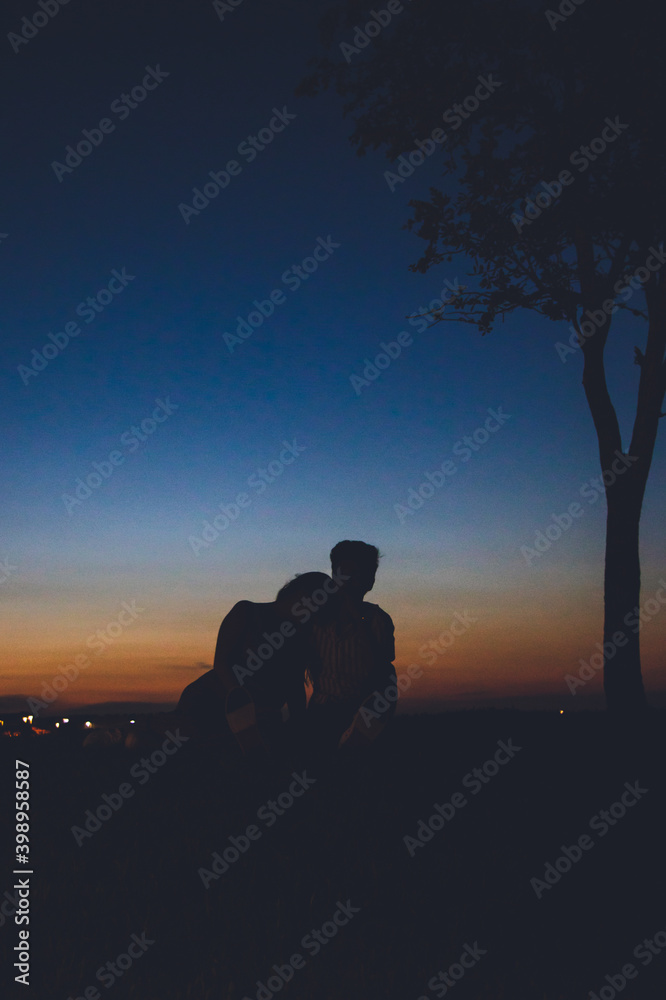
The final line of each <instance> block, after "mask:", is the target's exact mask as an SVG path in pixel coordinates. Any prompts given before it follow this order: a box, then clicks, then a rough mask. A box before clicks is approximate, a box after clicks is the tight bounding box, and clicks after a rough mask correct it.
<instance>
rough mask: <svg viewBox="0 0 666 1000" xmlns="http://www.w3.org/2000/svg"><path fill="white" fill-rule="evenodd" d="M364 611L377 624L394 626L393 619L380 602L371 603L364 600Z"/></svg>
mask: <svg viewBox="0 0 666 1000" xmlns="http://www.w3.org/2000/svg"><path fill="white" fill-rule="evenodd" d="M363 613H364V615H365V617H366V618H369V619H370V620H374V621H375V622H377V624H381V625H386V626H390V627H391V628H393V619H392V618H391V616H390V615H389V614H387V612H386V611H384V609H383V608H380V607H379V605H378V604H371V603H370V601H363Z"/></svg>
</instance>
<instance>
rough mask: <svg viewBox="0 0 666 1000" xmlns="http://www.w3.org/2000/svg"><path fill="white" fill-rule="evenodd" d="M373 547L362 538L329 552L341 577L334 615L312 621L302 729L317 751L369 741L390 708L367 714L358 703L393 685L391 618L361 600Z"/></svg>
mask: <svg viewBox="0 0 666 1000" xmlns="http://www.w3.org/2000/svg"><path fill="white" fill-rule="evenodd" d="M378 565H379V550H378V549H377V548H376V547H375V546H374V545H368V544H367V543H366V542H358V541H344V542H338V544H337V545H335V546H334V547H333V549H332V550H331V567H332V570H333V577H334V578H335V579H336V580H337V579H340V580H341V581H343V582H342V583H341V586H340V591H339V595H338V599H337V600H336V613H335V616H334V617H333V618H331V619H329V620H328V621H327V622H321V623H319V622H314V623H313V637H314V643H315V647H316V652H317V654H318V655H317V658H316V660H315V661H314V662H313V663H312V665H311V667H310V671H309V672H310V677H311V680H312V685H313V692H312V696H311V698H310V702H309V705H308V730H309V733H310V739H311V742H312V743H313V745H314V746H315V747H317V748H318V749H319V750H322V751H326V750H331V749H334V748H335V747H336V746H338V744H339V743H341V741H343V742H347V743H349V745H352V744H354V743H364V742H368V741H371V740H372V739H374V738H375V737H376V736H377V735H378V734H379V732H380V731H381V730H382V729H383V727H384V725H385V724H386V722H387V721H388V719H389V718H390V717H391V716H392V714H393V712H394V710H395V702H393V703H392V705H391V709H390V710H387V711H386V712H384V713H376V712H369V711H367V709H365V708H364V706H363V702H365V701H366V700H368V699H370V700H372V697H373V695H374V692H375V691H376V690H379V691H380V692H382V691H384V690H385V689H386V688H387V687H388V686H389V685H391V684H395V668H394V666H393V660H394V659H395V642H394V638H393V632H394V629H393V622H392V620H391V618H390V616H389V615H387V614H386V612H385V611H382V609H381V608H380V607H379V606H378V605H377V604H370V603H369V602H368V601H364V600H363V598H364V597H365V595H366V594H367V593H368V592H369V591H370V590H372V588H373V586H374V583H375V576H376V573H377V567H378Z"/></svg>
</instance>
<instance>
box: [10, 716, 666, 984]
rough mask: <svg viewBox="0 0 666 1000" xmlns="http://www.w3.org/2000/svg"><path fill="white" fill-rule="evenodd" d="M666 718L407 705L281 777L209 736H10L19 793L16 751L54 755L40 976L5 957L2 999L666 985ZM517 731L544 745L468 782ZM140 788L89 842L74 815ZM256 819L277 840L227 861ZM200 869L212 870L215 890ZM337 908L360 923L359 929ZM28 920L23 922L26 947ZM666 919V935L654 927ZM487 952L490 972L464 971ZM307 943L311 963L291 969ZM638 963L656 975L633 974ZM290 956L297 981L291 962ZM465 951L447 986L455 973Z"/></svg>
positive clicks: (36, 962)
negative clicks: (216, 745) (146, 742)
mask: <svg viewBox="0 0 666 1000" xmlns="http://www.w3.org/2000/svg"><path fill="white" fill-rule="evenodd" d="M664 730H665V727H664V713H656V712H654V713H653V714H652V716H651V720H650V725H649V727H643V729H642V731H641V734H640V736H639V737H636V736H634V735H629V734H624V733H622V732H617V731H615V730H614V729H613V728H612V727H611V726H610V723H609V721H608V720H607V718H606V717H605V715H597V714H591V715H572V714H567V715H565V716H559V715H556V714H553V713H520V712H510V711H501V712H499V711H497V712H492V711H487V712H486V711H484V712H481V711H479V712H466V713H452V714H444V715H439V716H411V717H399V718H398V719H397V720H396V721H395V722H394V723H393V726H392V728H391V729H389V730H388V731H387V732H386V733H385V734H383V735H382V737H381V739H380V740H379V741H378V742H377V743H376V744H375V745H374V746H373V747H372V748H371V749H370V751H368V752H365V753H364V754H356V755H351V756H349V757H347V758H342V757H340V759H339V760H338V761H337V763H336V766H335V767H333V768H332V769H330V770H328V771H326V770H324V769H321V768H319V769H316V768H313V767H312V766H307V763H306V762H303V761H300V760H292V761H290V762H288V763H284V764H283V765H275V766H274V767H273V768H272V769H266V768H264V769H263V770H258V769H257V768H256V767H251V766H250V765H248V764H247V763H246V762H243V761H237V760H229V759H227V760H226V761H224V760H220V759H218V758H216V757H215V755H211V753H210V752H208V751H204V750H202V749H201V748H199V747H197V746H196V745H195V741H194V740H190V741H189V742H188V743H186V744H184V745H183V746H181V747H180V749H178V751H177V752H176V753H174V754H173V755H172V756H169V757H168V758H166V760H165V762H164V763H161V764H160V765H159V766H158V767H157V770H156V773H154V774H150V773H149V772H148V771H146V770H144V769H143V768H142V766H141V764H140V761H141V757H145V756H148V757H149V756H150V754H151V752H152V751H153V750H155V749H158V748H160V747H161V745H162V742H163V737H157V736H155V737H153V738H152V742H151V744H150V746H149V747H148V748H147V749H138V748H135V749H134V750H126V749H124V748H122V747H108V748H98V749H94V750H93V749H89V750H85V751H84V750H82V749H81V747H80V740H75V741H73V742H72V745H70V746H67V745H66V743H65V742H63V741H55V740H52V739H51V738H50V737H43V738H37V739H33V740H16V739H14V740H11V739H5V740H2V778H3V782H4V784H3V789H10V788H11V784H10V782H12V781H13V775H12V767H13V759H14V756H21V755H23V758H22V759H24V760H25V759H27V760H29V761H30V765H31V767H30V771H31V795H32V799H31V802H32V815H33V821H34V826H33V829H32V831H31V837H32V856H31V857H32V863H33V869H34V872H35V874H34V875H33V876H32V882H31V887H32V893H31V899H30V905H31V911H30V931H31V937H30V944H31V952H32V970H31V986H30V988H25V987H19V986H15V985H14V984H13V972H12V971H11V970H9V969H8V968H7V966H5V968H4V970H3V974H2V976H3V982H2V984H1V985H0V992H1V993H2V994H3V995H9V996H12V997H13V996H15V995H16V996H24V997H32V998H38V1000H42V998H44V1000H47V998H48V1000H67V998H68V997H71V998H72V1000H74V998H78V997H87V998H88V997H95V992H94V991H93V989H92V988H93V987H95V988H96V989H97V990H99V995H100V996H102V997H107V996H109V997H110V998H111V1000H122V998H124V997H127V998H133V1000H134V998H136V1000H241V998H243V997H247V998H251V1000H255V998H257V997H258V1000H270V998H271V997H272V996H273V995H275V994H277V993H280V995H281V997H284V1000H296V998H307V1000H311V998H312V1000H328V998H331V1000H333V998H335V1000H342V998H344V1000H355V998H357V997H358V998H363V1000H366V998H390V1000H392V998H396V1000H397V998H400V1000H403V998H404V1000H417V998H419V997H426V998H428V1000H431V998H432V997H438V996H439V997H441V996H453V997H455V1000H464V998H469V1000H471V998H486V997H487V998H492V1000H516V998H518V1000H522V998H525V1000H527V998H531V1000H575V998H581V1000H583V998H585V1000H587V998H589V997H591V996H597V997H599V998H600V1000H612V997H613V996H616V995H617V996H621V997H622V998H623V1000H633V998H649V1000H661V998H662V997H664V996H666V990H665V987H664V984H665V983H666V947H663V950H662V946H664V945H666V893H665V892H664V888H665V886H666V879H665V877H664V876H665V875H666V863H665V858H664V844H665V843H666V841H665V838H664V833H665V824H664V796H663V788H664V786H663V778H662V771H663V762H664V749H665V746H666V738H665V736H666V734H665V731H664ZM500 740H501V741H503V742H504V743H505V744H506V745H508V746H509V747H516V748H518V747H520V748H521V749H520V750H518V749H516V750H515V751H514V755H513V757H510V758H508V760H507V762H506V763H503V764H502V765H501V766H499V768H498V773H497V774H493V775H492V776H490V777H487V776H486V781H485V782H483V783H475V782H474V775H473V773H472V774H471V776H470V778H467V779H466V778H465V776H466V775H468V774H470V772H473V769H474V768H482V767H483V765H484V763H485V762H486V761H489V760H492V759H493V756H494V754H495V753H496V751H497V750H498V741H500ZM19 748H20V753H19ZM171 748H172V747H171V746H170V749H171ZM500 756H501V757H502V758H503V759H506V758H505V755H504V754H501V755H500ZM156 759H157V760H158V761H159V760H161V757H160V756H159V755H158V757H157V758H156ZM137 764H138V766H135V765H137ZM304 766H305V767H306V770H307V779H312V778H314V779H315V781H314V783H313V784H311V785H310V786H309V787H308V789H307V791H304V792H303V795H302V796H301V797H300V798H298V799H296V800H295V801H294V802H293V805H291V806H288V805H287V807H286V808H285V809H284V811H283V812H282V814H281V815H279V816H278V815H277V814H276V813H275V811H274V810H273V809H272V807H271V806H269V805H268V806H267V803H269V801H275V800H277V797H278V796H279V795H280V794H281V793H284V792H287V791H288V789H289V786H290V784H291V783H292V782H293V781H294V778H293V777H292V773H293V772H296V773H297V774H300V775H301V776H302V775H303V769H304ZM494 770H495V766H494V765H491V766H490V767H489V768H488V769H487V771H488V772H493V771H494ZM465 781H466V784H464V782H465ZM625 782H628V783H629V785H632V786H634V787H635V786H636V783H638V801H636V803H635V804H634V805H631V806H628V807H626V806H625V807H622V806H616V807H615V809H614V812H615V814H616V816H617V817H618V818H614V817H613V815H611V817H610V821H611V823H612V824H613V825H608V823H607V822H606V821H605V820H604V819H603V818H602V817H600V816H598V814H600V811H601V810H608V809H610V808H611V806H612V805H613V804H614V803H618V802H620V800H621V796H622V794H623V793H624V792H626V791H627V789H626V787H625ZM123 783H125V788H126V791H127V786H129V788H130V790H132V791H133V793H134V794H133V795H131V796H130V797H129V798H127V799H122V796H121V801H122V804H121V805H120V806H119V808H117V809H116V811H115V812H113V813H112V815H111V816H110V818H106V819H104V821H103V822H101V823H100V825H99V829H97V830H96V832H94V834H93V835H92V836H90V837H86V838H85V839H83V838H82V836H81V835H79V839H80V840H81V844H80V846H79V844H77V842H76V839H75V837H74V834H73V832H72V827H75V826H78V827H80V828H81V829H84V824H85V819H86V811H87V810H91V811H92V812H93V813H94V812H95V811H96V810H97V809H98V807H99V806H100V805H102V804H103V803H104V799H103V797H102V796H103V793H106V794H107V795H109V796H112V793H116V794H117V793H118V789H119V786H120V785H122V784H123ZM475 789H476V793H475V791H474V790H475ZM643 789H644V790H645V791H643ZM455 793H461V794H462V795H464V797H465V804H464V805H460V802H461V799H460V798H458V799H456V800H455V801H456V802H457V803H458V804H459V807H458V808H457V809H455V812H454V815H453V818H452V819H450V820H448V821H446V822H444V826H443V828H442V829H440V830H439V831H437V832H434V833H432V834H431V838H430V839H429V840H428V841H427V842H425V843H424V846H422V847H420V848H416V847H413V848H412V853H413V854H414V856H410V852H409V850H408V848H407V846H406V843H405V841H404V839H403V838H404V837H406V836H411V837H414V838H416V836H417V832H418V830H419V822H420V821H421V820H425V821H427V820H428V819H429V817H431V816H432V815H433V814H434V812H435V810H434V804H439V805H444V804H445V803H447V802H450V801H451V797H452V796H453V795H454V794H455ZM4 795H5V792H4V791H3V797H4ZM9 798H10V799H11V796H9ZM625 800H626V801H633V800H634V797H633V796H632V795H626V796H625ZM113 801H115V802H116V803H117V801H118V800H116V799H113ZM282 803H283V804H285V803H288V799H286V798H282ZM262 807H265V808H263V809H262ZM278 808H281V807H280V806H279V805H278ZM623 808H624V809H625V810H626V814H625V815H624V816H621V815H620V814H621V813H622V810H623ZM258 812H259V815H258ZM101 814H102V816H103V817H104V816H106V813H105V811H104V810H102V813H101ZM595 816H597V817H598V818H597V819H596V820H595ZM591 823H592V824H593V825H592V826H590V824H591ZM434 825H435V826H437V825H440V821H439V820H436V821H435V823H434ZM248 826H253V827H254V830H253V834H254V836H255V838H256V839H255V840H252V839H250V838H248V839H247V840H238V839H237V841H236V843H237V845H238V846H241V847H245V848H246V849H245V850H243V851H241V852H240V853H239V856H238V859H237V860H235V861H234V860H233V857H234V852H233V851H232V852H229V851H227V854H226V857H227V859H228V860H229V859H232V860H230V863H229V866H228V870H226V871H225V872H224V873H222V874H220V875H219V876H218V877H217V878H213V877H212V874H214V873H213V872H212V868H213V854H214V852H218V853H219V854H220V855H221V854H223V852H224V851H225V849H227V848H229V847H230V846H231V842H230V840H229V838H230V837H235V838H239V836H240V835H244V836H245V834H246V831H247V828H248ZM420 829H421V830H422V831H423V830H425V827H424V826H421V827H420ZM427 832H428V831H426V836H427ZM584 834H587V836H588V837H589V838H590V840H589V842H586V843H591V845H592V846H591V848H590V849H589V850H587V851H582V852H581V857H580V860H578V861H576V862H575V863H573V865H572V867H571V869H570V870H568V871H564V872H562V873H561V874H560V877H559V880H558V881H555V879H556V878H557V873H555V874H551V876H550V877H551V879H552V880H553V884H552V885H551V886H550V887H548V888H545V887H544V888H543V889H540V888H539V886H537V889H536V891H535V888H534V887H533V885H532V884H531V882H530V880H531V879H533V878H539V879H541V880H543V879H544V872H545V868H546V864H547V862H551V863H553V864H554V863H555V862H556V860H557V859H558V858H560V857H562V847H563V846H565V847H569V846H573V845H575V844H576V842H577V841H578V839H579V837H581V836H582V835H584ZM5 843H7V842H6V841H5ZM574 856H575V852H574ZM2 860H3V875H4V880H5V883H6V884H5V885H3V886H0V893H2V891H4V890H5V889H8V890H9V889H11V886H12V878H13V876H12V875H11V870H12V867H13V854H12V852H11V843H10V844H9V845H8V847H7V849H6V851H3V859H2ZM559 865H560V868H562V869H566V867H567V864H566V861H565V860H563V861H561V862H560V863H559ZM200 869H207V871H208V872H209V873H210V876H209V875H206V874H205V873H203V875H204V879H205V880H206V881H207V887H206V886H205V885H204V879H202V873H200V871H199V870H200ZM218 870H220V869H219V866H218ZM537 891H538V892H539V895H540V898H539V897H538V896H537ZM3 898H6V897H3ZM340 903H342V904H344V907H345V908H346V911H347V914H348V916H347V917H344V916H342V915H341V914H342V912H343V911H340V910H339V909H338V907H339V904H340ZM335 915H337V920H338V922H339V923H340V924H342V923H343V921H345V920H346V923H344V925H343V926H339V928H338V929H337V930H336V924H335V922H333V918H334V916H335ZM322 926H323V928H324V929H323V941H324V942H325V943H323V944H322V943H320V944H317V943H316V941H315V939H314V938H313V937H312V931H313V930H318V929H321V928H322ZM17 931H18V928H17V927H16V926H15V925H14V923H13V921H12V920H11V919H5V920H4V921H3V923H2V925H1V926H0V939H2V941H3V944H4V945H5V946H9V947H13V945H14V944H15V943H16V940H17ZM327 933H328V935H330V938H329V937H327V936H326V935H327ZM662 933H663V936H662ZM132 935H136V938H138V939H139V941H142V942H143V945H142V948H139V946H135V947H134V948H133V951H134V953H135V954H137V952H138V957H136V958H134V959H132V964H131V965H130V967H129V968H126V970H125V971H122V970H121V968H120V966H118V965H112V968H113V969H115V972H114V971H111V970H110V969H109V968H108V967H107V963H108V962H109V963H115V961H116V958H117V957H118V956H119V955H123V953H125V954H127V951H128V945H129V944H130V943H131V941H132ZM655 935H657V943H653V944H652V946H651V949H650V948H649V947H648V946H647V945H644V944H642V942H644V941H646V940H647V941H654V938H655ZM659 941H661V942H662V945H661V946H660V945H659V943H658V942H659ZM465 946H468V948H467V950H466V948H465ZM317 949H318V950H317ZM636 949H637V951H636ZM8 950H9V948H8ZM315 952H317V953H315ZM463 953H465V954H466V955H467V956H470V957H467V958H466V959H465V963H466V964H467V966H469V967H468V968H467V969H466V970H465V969H464V964H465V963H464V964H463V965H460V964H457V963H459V959H460V957H461V955H462V954H463ZM296 954H299V955H300V956H301V960H300V961H298V960H296V962H295V963H294V964H295V965H296V966H297V967H296V969H295V971H294V970H293V969H290V968H288V967H287V965H286V963H289V962H290V960H291V958H292V956H294V955H296ZM648 957H649V961H648ZM127 961H128V959H125V958H121V960H120V965H121V966H122V965H126V964H127ZM627 965H631V966H632V967H633V970H634V974H633V975H629V974H627V973H628V970H627V969H626V968H625V974H624V975H623V971H622V970H623V966H624V967H626V966H627ZM273 966H277V967H278V968H282V971H283V973H284V976H283V977H282V978H280V977H279V976H277V978H271V977H275V976H276V970H275V969H274V968H273ZM451 966H453V969H452V975H453V978H449V980H448V983H449V985H448V986H447V985H446V980H439V979H438V978H437V977H438V974H439V973H440V971H441V972H442V973H444V974H446V973H447V970H448V969H449V968H450V967H451ZM98 970H99V971H100V978H96V974H97V973H98ZM121 972H122V974H120V973H121ZM116 973H118V975H116ZM290 973H291V975H290ZM456 976H457V977H458V979H457V980H456V978H455V977H456ZM433 977H435V978H434V979H433ZM284 979H287V980H288V981H287V982H286V983H285V982H284ZM267 982H268V985H267V986H262V985H261V984H266V983H267ZM429 982H430V986H429V985H428V984H429ZM5 987H6V989H5ZM86 988H89V992H88V993H87V994H86V993H85V990H86Z"/></svg>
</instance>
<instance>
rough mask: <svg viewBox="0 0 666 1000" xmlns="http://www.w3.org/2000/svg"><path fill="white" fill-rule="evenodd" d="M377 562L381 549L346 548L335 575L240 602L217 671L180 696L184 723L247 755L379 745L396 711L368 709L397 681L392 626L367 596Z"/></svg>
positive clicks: (337, 556)
mask: <svg viewBox="0 0 666 1000" xmlns="http://www.w3.org/2000/svg"><path fill="white" fill-rule="evenodd" d="M378 564H379V551H378V549H377V548H376V547H375V546H374V545H367V544H366V543H365V542H358V541H344V542H339V543H338V544H337V545H336V546H335V547H334V548H333V549H332V550H331V569H332V577H329V576H327V575H326V574H325V573H302V574H300V575H298V576H296V577H295V578H294V579H293V580H290V581H289V582H288V583H286V584H285V585H284V586H283V587H282V588H281V589H280V591H279V592H278V594H277V596H276V598H275V600H274V601H270V602H267V603H261V604H259V603H255V602H252V601H239V602H238V603H237V604H235V605H234V607H233V608H232V609H231V611H230V612H229V614H228V615H227V616H226V618H225V619H224V620H223V622H222V624H221V625H220V631H219V634H218V638H217V646H216V649H215V660H214V664H213V669H212V670H210V671H209V672H208V673H206V674H204V675H203V676H202V677H200V678H198V680H196V681H194V683H192V684H190V685H188V687H186V688H185V690H184V691H183V693H182V695H181V698H180V702H179V703H178V708H177V710H176V711H177V713H178V715H179V716H180V718H181V719H182V721H183V725H184V727H185V728H186V729H187V730H188V731H190V732H192V733H193V734H196V733H201V734H206V735H213V736H214V735H218V736H220V737H222V738H223V739H224V738H225V737H226V738H229V739H230V738H231V734H233V737H234V738H235V740H236V742H237V743H238V745H239V746H240V747H241V749H242V750H243V751H244V752H245V753H252V752H253V751H261V750H268V751H271V749H276V750H279V749H281V748H284V747H292V748H295V747H297V746H301V745H306V746H308V747H309V748H310V749H311V750H312V751H314V752H315V753H327V752H331V751H333V750H335V749H336V748H337V747H338V746H342V745H345V744H346V745H348V746H352V745H354V744H364V743H368V742H371V741H372V740H373V739H374V738H375V737H376V736H377V735H378V734H379V732H380V731H381V730H382V729H383V728H384V726H385V724H386V722H387V721H388V719H389V717H390V716H391V715H392V713H393V710H394V707H395V706H394V704H393V705H392V707H391V709H389V710H387V711H385V712H383V713H378V712H375V711H372V710H370V708H369V703H370V702H371V701H372V699H373V698H374V692H375V691H377V690H379V691H380V692H381V691H384V690H385V689H386V688H387V687H388V686H389V685H391V684H395V670H394V666H393V660H394V658H395V645H394V639H393V622H392V621H391V618H390V617H389V615H387V614H386V612H385V611H382V609H381V608H380V607H379V606H378V605H376V604H370V603H369V602H367V601H364V599H363V598H364V597H365V595H366V594H367V593H368V592H369V591H370V590H372V588H373V586H374V582H375V575H376V572H377V567H378ZM306 679H308V680H309V681H310V683H311V685H312V694H311V697H310V701H309V703H307V709H306V701H307V699H306V689H305V682H306ZM364 703H366V704H365V705H364ZM287 720H288V721H287Z"/></svg>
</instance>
